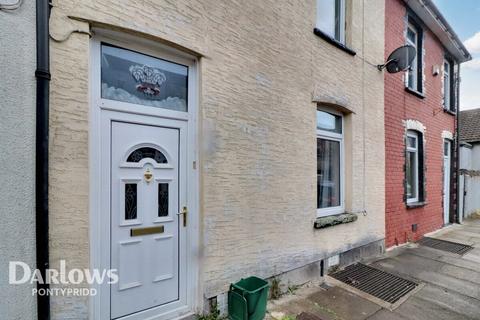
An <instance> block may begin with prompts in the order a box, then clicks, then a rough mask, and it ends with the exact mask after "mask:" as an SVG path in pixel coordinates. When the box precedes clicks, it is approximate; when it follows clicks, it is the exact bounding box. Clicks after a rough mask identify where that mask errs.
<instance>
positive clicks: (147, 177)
mask: <svg viewBox="0 0 480 320" xmlns="http://www.w3.org/2000/svg"><path fill="white" fill-rule="evenodd" d="M143 176H144V177H145V181H147V183H150V181H152V178H153V173H152V171H151V170H150V168H147V170H145V172H144V173H143Z"/></svg>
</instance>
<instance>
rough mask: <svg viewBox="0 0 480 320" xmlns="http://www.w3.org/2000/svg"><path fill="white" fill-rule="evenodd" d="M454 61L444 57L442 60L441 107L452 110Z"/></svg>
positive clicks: (454, 107) (454, 85)
mask: <svg viewBox="0 0 480 320" xmlns="http://www.w3.org/2000/svg"><path fill="white" fill-rule="evenodd" d="M454 66H455V64H454V62H453V61H451V60H449V59H447V58H445V60H444V62H443V107H444V108H445V110H448V111H452V112H454V111H455V109H456V106H455V87H456V84H455V77H454V74H455V73H454Z"/></svg>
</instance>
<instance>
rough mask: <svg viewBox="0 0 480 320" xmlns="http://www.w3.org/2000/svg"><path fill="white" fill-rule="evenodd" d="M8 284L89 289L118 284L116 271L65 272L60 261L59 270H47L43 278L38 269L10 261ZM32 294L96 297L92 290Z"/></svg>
mask: <svg viewBox="0 0 480 320" xmlns="http://www.w3.org/2000/svg"><path fill="white" fill-rule="evenodd" d="M8 276H9V283H10V284H13V285H20V284H26V283H29V284H49V285H63V286H71V285H77V286H81V285H82V284H84V285H88V287H90V286H91V285H93V284H104V283H107V284H114V283H117V282H118V274H117V270H116V269H104V270H98V269H93V270H90V269H70V270H68V272H67V265H66V262H65V260H60V269H47V270H46V271H45V278H44V277H42V274H41V272H40V270H39V269H33V270H32V269H31V268H30V266H29V265H28V264H26V263H25V262H22V261H10V263H9V270H8ZM32 294H39V295H59V294H61V295H96V289H94V288H63V289H60V288H53V289H48V290H46V289H39V290H37V289H32Z"/></svg>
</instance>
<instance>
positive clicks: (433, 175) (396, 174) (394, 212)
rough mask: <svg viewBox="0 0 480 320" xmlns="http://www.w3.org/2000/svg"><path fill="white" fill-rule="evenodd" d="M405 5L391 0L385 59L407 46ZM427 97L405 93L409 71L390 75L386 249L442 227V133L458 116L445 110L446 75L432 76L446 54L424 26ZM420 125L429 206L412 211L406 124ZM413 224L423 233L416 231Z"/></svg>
mask: <svg viewBox="0 0 480 320" xmlns="http://www.w3.org/2000/svg"><path fill="white" fill-rule="evenodd" d="M406 10H407V9H406V6H405V3H404V2H403V1H402V0H386V7H385V13H386V21H385V58H386V57H387V56H388V55H389V54H390V53H391V52H392V51H393V50H394V49H396V48H398V47H400V46H402V45H404V44H405V28H406V12H407V11H406ZM424 50H425V55H424V77H425V82H424V83H425V85H424V94H425V98H424V99H422V98H419V97H417V96H414V95H413V94H411V93H409V92H407V91H405V85H404V79H403V77H404V73H403V72H401V73H397V74H389V73H385V136H386V139H385V148H386V150H385V151H386V166H385V167H386V190H385V191H386V192H385V194H386V217H385V218H386V219H385V221H386V222H385V223H386V226H385V228H386V239H385V241H386V246H387V247H390V246H393V245H397V244H401V243H405V242H407V241H409V240H417V239H419V238H420V237H421V236H422V235H423V234H425V233H428V232H431V231H434V230H436V229H439V228H440V227H441V226H442V225H443V195H442V189H443V171H442V170H443V139H442V131H443V130H448V131H450V132H452V133H454V132H455V117H454V116H452V115H451V114H449V113H445V112H444V111H443V108H442V103H443V101H442V75H441V74H440V75H437V76H435V77H434V76H433V75H432V67H433V65H439V66H442V64H443V57H444V51H443V48H442V46H441V44H440V42H439V41H438V39H437V38H436V37H435V36H434V35H433V34H432V33H431V32H430V30H428V29H426V28H424ZM405 119H413V120H418V121H420V122H421V123H422V124H423V125H424V126H425V127H426V132H425V136H424V139H425V140H424V141H425V161H426V171H425V179H426V202H427V204H426V205H425V206H424V207H420V208H415V209H407V207H406V204H405V201H404V198H403V197H404V187H403V183H404V177H405V173H404V164H405V140H404V135H405V126H404V123H403V120H405ZM412 224H417V225H418V229H417V231H416V232H412Z"/></svg>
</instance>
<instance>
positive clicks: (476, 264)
mask: <svg viewBox="0 0 480 320" xmlns="http://www.w3.org/2000/svg"><path fill="white" fill-rule="evenodd" d="M429 236H432V237H435V238H438V239H443V240H448V241H454V242H460V243H465V244H471V245H472V246H473V247H474V249H473V250H471V251H470V252H468V253H466V254H464V255H463V256H462V255H458V254H455V253H451V252H445V251H441V250H437V249H433V248H429V247H424V246H419V245H417V244H409V245H407V246H402V247H398V248H396V249H393V250H391V251H388V252H387V253H386V254H385V255H384V256H383V257H381V258H377V259H374V260H368V262H365V263H367V264H370V265H371V266H373V267H376V268H379V269H382V270H384V271H386V272H390V273H393V274H395V275H398V276H401V277H403V278H406V279H409V280H413V281H416V282H418V283H421V284H422V287H421V288H420V289H419V290H417V291H416V292H414V293H412V295H411V296H409V297H408V298H407V299H406V300H405V301H404V302H403V303H402V304H401V305H400V306H398V307H397V308H396V309H394V310H393V311H389V310H388V309H385V308H382V306H381V303H380V304H377V303H379V302H378V301H377V302H376V303H374V302H372V301H370V300H367V299H366V298H364V295H362V294H361V293H357V294H356V293H352V292H350V291H348V290H346V289H344V288H342V287H336V286H334V287H331V288H329V289H327V290H325V288H321V287H320V286H318V285H317V286H316V287H314V288H309V289H308V290H306V291H302V290H303V289H301V290H298V292H299V293H298V294H296V295H295V296H294V297H290V298H282V299H280V300H279V302H278V303H273V304H272V303H269V307H268V310H269V311H281V312H283V313H282V314H285V315H289V316H298V315H300V314H302V313H303V315H302V317H303V318H302V317H300V318H302V319H299V320H320V319H321V320H457V319H458V320H460V319H462V320H480V219H477V220H473V221H466V222H465V224H464V225H453V226H449V227H448V228H445V229H444V230H441V231H440V232H438V233H434V234H431V235H429ZM342 286H343V285H342ZM280 320H281V319H280Z"/></svg>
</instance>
